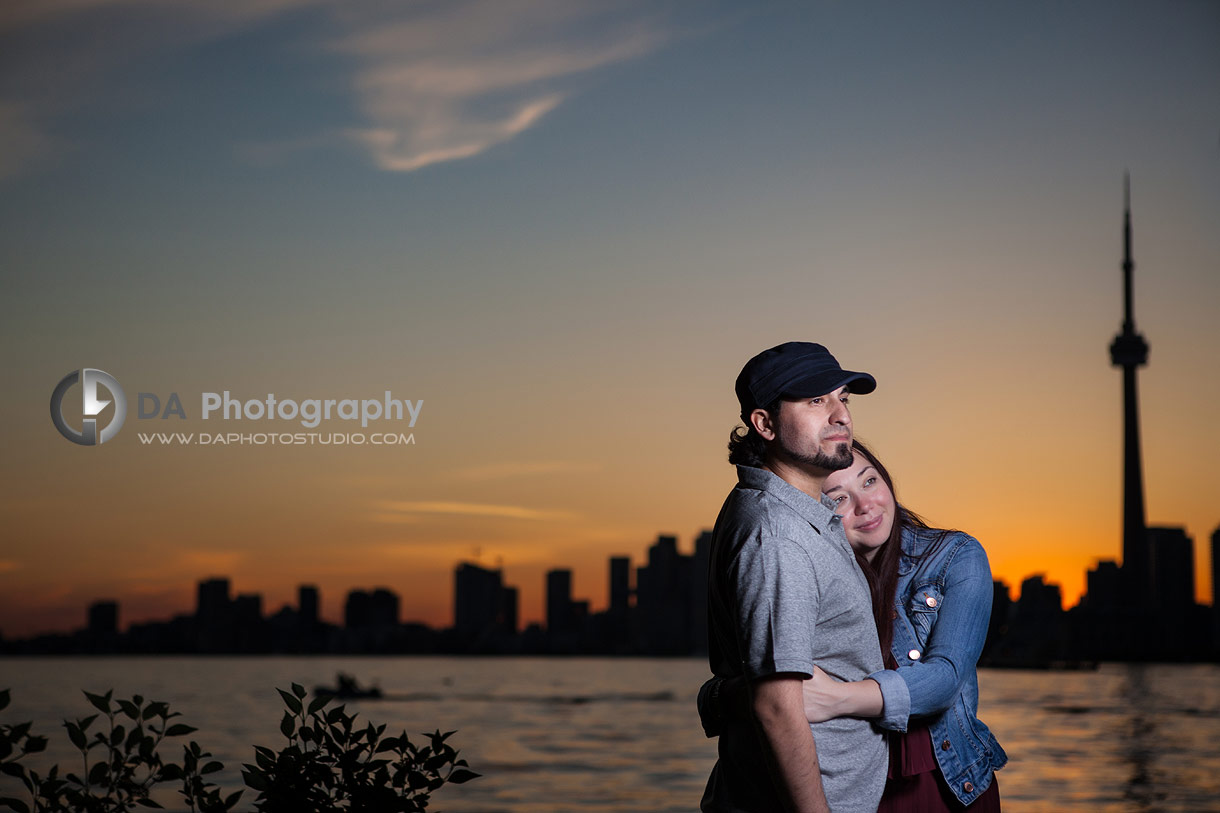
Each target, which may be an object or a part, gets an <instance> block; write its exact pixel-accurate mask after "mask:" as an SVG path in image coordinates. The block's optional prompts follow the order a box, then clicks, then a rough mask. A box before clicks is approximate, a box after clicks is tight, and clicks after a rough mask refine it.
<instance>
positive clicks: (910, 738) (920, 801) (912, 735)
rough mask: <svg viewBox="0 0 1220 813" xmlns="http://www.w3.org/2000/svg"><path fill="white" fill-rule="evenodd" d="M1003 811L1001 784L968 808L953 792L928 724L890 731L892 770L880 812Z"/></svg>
mask: <svg viewBox="0 0 1220 813" xmlns="http://www.w3.org/2000/svg"><path fill="white" fill-rule="evenodd" d="M945 811H953V813H960V811H969V813H1000V786H999V783H998V782H996V777H995V775H994V774H993V775H992V777H991V785H989V786H988V788H987V790H985V791H983V793H982V795H980V796H979V797H978V798H977V799H975V800H974V803H973V804H971V805H970V806H969V807H966V806H965V805H963V804H962V803H961V802H959V801H958V799H957V797H956V796H954V795H953V791H951V790H950V789H949V786H948V785H947V784H946V783H945V777H944V775H943V774H941V772H940V766H939V765H937V764H936V755H935V752H934V751H933V750H932V735H931V733H930V732H929V731H928V729H927V727H926V726H918V727H916V728H912V729H910V730H908V731H907V732H906V733H905V734H898V733H891V734H890V770H889V773H888V774H887V775H886V780H885V793H884V794H883V795H882V797H881V804H880V805H879V806H878V807H877V813H945Z"/></svg>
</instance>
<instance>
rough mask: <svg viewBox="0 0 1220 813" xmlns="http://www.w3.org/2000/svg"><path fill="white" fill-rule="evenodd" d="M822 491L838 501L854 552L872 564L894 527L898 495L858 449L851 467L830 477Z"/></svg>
mask: <svg viewBox="0 0 1220 813" xmlns="http://www.w3.org/2000/svg"><path fill="white" fill-rule="evenodd" d="M822 492H823V493H824V494H825V495H826V496H827V497H829V498H830V499H831V500H833V501H834V504H835V513H836V514H838V515H839V516H841V517H843V530H844V531H845V532H846V533H847V541H848V542H849V543H851V546H852V549H853V550H856V551H858V552H859V553H861V554H863V556H864V558H865V559H868V560H869V561H872V558H873V556H874V554H876V553H877V549H878V548H880V547H881V546H882V545H883V544H885V541H886V540H887V539H889V538H890V531H891V530H892V529H893V527H894V515H895V513H896V511H897V507H896V505H895V503H894V492H893V491H890V487H889V486H887V485H886V484H885V480H882V479H881V475H880V474H879V473H878V472H877V469H876V468H874V467H873V465H872V464H871V463H869V462H868V460H866V459H865V458H864V457H863V456H862V455H861V454H860V453H859V452H857V451H854V450H853V451H852V463H851V466H850V467H848V468H846V469H843V470H842V471H836V472H834V473H832V474H831V475H830V476H829V477H827V478H826V483H825V485H824V486H823V488H822Z"/></svg>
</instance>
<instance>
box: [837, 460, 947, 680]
mask: <svg viewBox="0 0 1220 813" xmlns="http://www.w3.org/2000/svg"><path fill="white" fill-rule="evenodd" d="M851 446H852V449H854V450H855V451H856V452H858V453H859V454H860V456H861V457H863V458H864V459H865V460H867V461H868V462H869V464H870V465H871V466H872V467H873V468H875V469H876V470H877V474H879V475H880V476H881V479H882V480H884V481H885V484H886V485H887V486H889V488H890V493H891V494H893V495H894V506H895V512H894V525H893V527H891V528H890V535H889V538H888V539H886V540H885V542H883V543H882V544H881V547H879V548H877V553H876V554H874V555H873V561H871V562H870V561H868V560H867V559H865V558H864V556H863V555H862V554H861V553H859V552H857V553H856V561H857V562H859V563H860V569H861V570H863V571H864V577H865V578H866V579H867V580H868V589H869V593H870V594H871V597H872V600H873V619H874V620H875V621H876V622H877V638H878V639H879V640H880V642H881V657H882V658H883V659H884V660H885V668H886V669H897V668H898V661H897V660H895V659H894V653H893V652H891V651H890V650H891V648H892V646H893V644H894V618H895V617H896V615H897V612H898V609H897V608H896V607H895V606H894V594H895V593H896V592H897V590H898V560H899V559H900V558H901V557H902V530H903V528H910V527H914V528H927V527H929V526H928V523H926V522H925V521H924V519H923V517H921V516H919V514H916V513H915V512H914V511H910V510H908V509H907V508H906V507H904V506H903V504H902V503H900V502H898V490H897V489H895V488H894V478H892V477H890V473H889V470H888V469H886V467H885V466H884V465H883V464H882V463H881V461H880V460H878V459H877V455H875V454H873V451H872V450H871V449H869V448H868V447H867V446H865V445H864V444H863V443H861V442H860V441H858V440H853V441H852V442H851Z"/></svg>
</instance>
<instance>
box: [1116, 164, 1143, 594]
mask: <svg viewBox="0 0 1220 813" xmlns="http://www.w3.org/2000/svg"><path fill="white" fill-rule="evenodd" d="M1123 206H1124V212H1123V266H1122V267H1123V302H1124V312H1123V325H1122V330H1121V331H1120V332H1119V334H1118V335H1117V336H1115V337H1114V341H1113V342H1111V343H1110V361H1111V363H1112V364H1113V365H1114V366H1115V367H1122V368H1123V571H1122V572H1123V582H1124V583H1125V585H1126V587H1127V591H1128V592H1127V596H1128V599H1129V600H1130V602H1131V603H1132V604H1135V605H1139V604H1142V603H1143V602H1146V601H1147V600H1148V596H1149V592H1150V587H1151V584H1150V581H1149V564H1150V563H1149V561H1148V542H1147V539H1146V530H1145V523H1144V473H1143V467H1142V465H1141V462H1140V423H1139V390H1138V388H1137V386H1136V380H1135V372H1136V370H1137V369H1138V368H1140V367H1142V366H1144V365H1145V364H1147V363H1148V342H1146V341H1145V340H1144V337H1143V336H1141V335H1140V334H1139V333H1137V332H1136V330H1135V315H1134V309H1133V305H1132V299H1133V296H1132V277H1133V276H1134V273H1135V263H1134V261H1132V259H1131V179H1130V177H1129V176H1124V177H1123Z"/></svg>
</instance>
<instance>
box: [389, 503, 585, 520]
mask: <svg viewBox="0 0 1220 813" xmlns="http://www.w3.org/2000/svg"><path fill="white" fill-rule="evenodd" d="M376 508H377V510H378V516H381V517H387V518H392V517H402V518H411V517H417V516H419V515H421V514H423V515H428V514H447V515H449V516H463V517H492V518H495V519H526V520H541V521H553V520H562V519H572V518H574V517H575V516H576V515H575V514H572V513H570V512H567V511H539V510H537V509H535V508H523V507H521V506H517V505H485V504H482V503H470V502H409V501H400V500H389V501H384V502H379V503H377V504H376ZM383 521H393V520H383Z"/></svg>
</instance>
